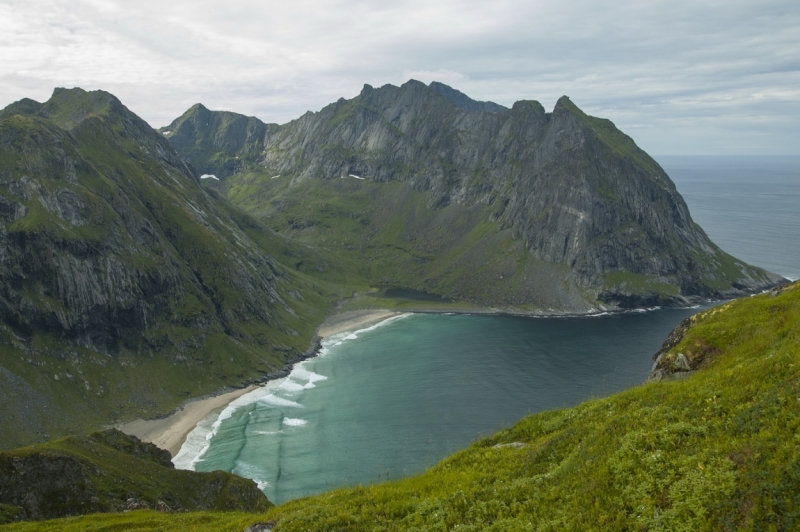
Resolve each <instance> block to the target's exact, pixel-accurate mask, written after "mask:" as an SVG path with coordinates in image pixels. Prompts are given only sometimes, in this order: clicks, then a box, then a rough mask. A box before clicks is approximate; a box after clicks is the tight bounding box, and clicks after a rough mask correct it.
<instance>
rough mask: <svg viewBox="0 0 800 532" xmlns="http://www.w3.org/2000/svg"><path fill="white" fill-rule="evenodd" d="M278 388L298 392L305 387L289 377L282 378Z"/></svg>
mask: <svg viewBox="0 0 800 532" xmlns="http://www.w3.org/2000/svg"><path fill="white" fill-rule="evenodd" d="M278 388H279V389H280V390H283V391H286V392H300V391H303V390H304V389H305V387H304V386H303V385H302V384H298V383H296V382H295V381H293V380H291V379H286V380H284V381H283V382H282V383H281V385H280V386H279V387H278Z"/></svg>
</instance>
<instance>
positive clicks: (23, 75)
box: [0, 0, 800, 155]
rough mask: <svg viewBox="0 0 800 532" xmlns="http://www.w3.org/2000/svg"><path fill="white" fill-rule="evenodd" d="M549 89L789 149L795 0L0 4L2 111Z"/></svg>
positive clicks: (619, 112) (227, 105) (621, 120)
mask: <svg viewBox="0 0 800 532" xmlns="http://www.w3.org/2000/svg"><path fill="white" fill-rule="evenodd" d="M412 78H413V79H417V80H420V81H423V82H425V83H429V82H431V81H434V80H435V81H441V82H443V83H446V84H448V85H451V86H452V87H455V88H456V89H459V90H461V91H462V92H465V93H466V94H468V95H469V96H471V97H472V98H475V99H478V100H491V101H495V102H497V103H500V104H503V105H506V106H510V105H511V104H513V102H515V101H517V100H523V99H525V100H538V101H540V102H541V103H542V104H543V105H544V106H545V108H546V109H548V110H551V109H552V108H553V106H554V105H555V102H556V100H557V99H558V98H559V97H560V96H561V95H564V94H566V95H568V96H569V97H570V98H571V99H572V101H573V102H574V103H575V104H577V105H578V106H579V107H581V108H582V109H583V110H584V111H586V112H588V113H589V114H592V115H595V116H600V117H603V118H608V119H611V120H612V121H613V122H614V123H615V124H616V125H617V127H619V128H620V129H622V130H623V131H625V132H626V133H627V134H629V135H630V136H631V137H633V139H634V140H635V141H636V142H637V144H638V145H639V146H641V147H642V148H644V149H645V150H646V151H648V152H649V153H651V154H654V155H657V154H661V155H681V154H686V155H689V154H691V155H701V154H719V155H726V154H727V155H730V154H736V155H747V154H753V155H756V154H760V155H776V154H778V155H800V2H798V1H797V0H759V1H743V0H725V1H716V0H691V1H684V0H669V1H660V0H615V1H608V0H599V1H588V0H562V1H555V0H553V1H540V0H527V1H519V0H493V1H491V2H488V1H486V0H439V1H437V2H431V1H430V0H392V1H391V2H389V1H368V0H330V1H309V0H293V1H291V2H286V1H285V0H284V1H273V0H239V1H236V2H232V1H227V2H221V1H208V0H192V1H187V0H170V1H163V0H162V1H159V2H156V1H153V0H137V1H136V2H130V1H117V0H69V1H65V0H60V1H59V0H22V1H17V0H0V107H5V106H6V105H8V104H9V103H11V102H13V101H16V100H19V99H21V98H24V97H27V98H33V99H34V100H37V101H46V100H47V99H48V98H49V97H50V94H51V93H52V91H53V88H54V87H76V86H77V87H82V88H84V89H87V90H93V89H103V90H106V91H109V92H111V93H113V94H115V95H116V96H117V97H118V98H120V100H122V102H123V103H124V104H125V105H126V106H127V107H128V108H129V109H131V110H132V111H134V112H135V113H137V114H138V115H139V116H141V117H142V118H144V119H145V120H146V121H147V122H148V123H150V124H151V125H152V126H154V127H160V126H164V125H167V124H169V123H170V122H171V121H172V120H173V119H174V118H176V117H178V116H180V115H181V114H182V113H183V112H184V111H185V110H186V109H188V108H189V107H190V106H191V105H193V104H195V103H198V102H201V103H203V104H204V105H205V106H206V107H209V108H211V109H220V110H228V111H235V112H238V113H243V114H247V115H253V116H257V117H258V118H260V119H262V120H264V121H265V122H277V123H285V122H287V121H289V120H292V119H294V118H297V117H299V116H300V115H302V114H303V113H305V112H306V111H309V110H310V111H318V110H319V109H321V108H322V107H324V106H325V105H327V104H328V103H331V102H333V101H335V100H337V99H339V98H341V97H344V98H352V97H354V96H356V95H358V93H359V92H360V91H361V88H362V86H363V85H364V84H365V83H369V84H370V85H373V86H375V87H379V86H381V85H385V84H387V83H390V84H393V85H400V84H402V83H404V82H405V81H407V80H409V79H412Z"/></svg>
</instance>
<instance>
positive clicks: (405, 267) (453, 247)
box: [161, 80, 781, 312]
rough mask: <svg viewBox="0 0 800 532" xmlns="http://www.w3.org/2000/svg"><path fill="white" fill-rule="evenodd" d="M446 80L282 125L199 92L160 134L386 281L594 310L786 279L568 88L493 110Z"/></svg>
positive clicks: (252, 201) (378, 92)
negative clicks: (707, 220)
mask: <svg viewBox="0 0 800 532" xmlns="http://www.w3.org/2000/svg"><path fill="white" fill-rule="evenodd" d="M447 89H449V87H446V86H444V85H441V84H432V87H427V86H425V85H424V84H422V83H419V82H417V81H413V80H412V81H409V82H408V83H406V84H404V85H403V86H402V87H394V86H391V85H386V86H383V87H381V88H378V89H375V88H372V87H370V86H368V85H367V86H365V87H364V89H363V91H362V92H361V94H359V95H358V96H357V97H355V98H353V99H351V100H344V99H340V100H339V101H338V102H336V103H333V104H331V105H329V106H327V107H325V108H324V109H322V110H321V111H319V112H318V113H306V114H305V115H303V116H302V117H300V118H298V119H297V120H294V121H292V122H289V123H288V124H284V125H280V126H279V125H277V124H264V123H262V122H260V121H259V120H258V119H256V118H253V117H245V116H242V115H237V114H235V113H229V112H215V111H209V110H208V109H206V108H205V107H203V106H202V105H199V104H198V105H195V106H193V107H192V108H191V109H189V110H188V111H187V112H186V113H184V115H182V116H181V117H179V118H178V119H176V120H175V121H174V122H173V123H172V124H170V125H169V126H167V127H165V128H162V129H161V131H162V132H163V133H164V134H165V136H166V137H167V138H168V139H169V141H170V143H171V144H172V145H173V146H174V147H175V148H176V150H177V151H178V152H179V153H180V154H181V155H183V156H184V157H186V158H187V160H188V161H190V162H191V163H192V164H193V165H194V166H195V168H196V169H197V170H198V172H200V173H210V174H215V175H216V176H217V177H219V178H221V179H222V180H223V181H222V183H214V185H213V186H214V187H215V188H217V189H218V190H220V191H221V192H222V193H223V194H225V195H227V197H228V198H229V199H230V200H231V201H232V202H233V203H234V204H236V205H239V206H241V207H243V208H244V209H246V210H248V211H249V212H251V213H252V214H254V215H256V216H257V217H259V218H260V219H262V220H263V221H264V222H265V223H266V224H268V225H269V226H270V227H271V228H272V229H274V230H275V231H277V232H279V233H281V234H284V235H286V236H288V237H290V238H293V239H298V240H299V241H301V242H304V243H307V244H309V245H312V246H315V247H316V246H319V247H322V248H324V249H325V250H326V251H327V253H329V254H331V255H333V256H336V257H339V258H341V259H342V260H344V261H349V264H351V268H355V271H357V272H358V273H359V274H360V275H362V276H363V277H364V279H365V280H366V281H367V282H369V283H372V284H373V285H387V284H388V285H391V284H399V285H401V286H405V287H410V288H415V289H420V290H427V291H430V292H435V293H440V294H444V295H447V296H450V297H452V298H454V299H458V300H465V301H471V302H473V303H476V304H481V305H499V306H505V307H509V306H510V307H518V308H522V309H524V310H529V311H545V312H547V311H556V312H558V311H566V312H587V311H591V310H592V309H596V308H601V307H602V308H629V307H637V306H652V305H686V304H687V303H688V302H690V301H695V300H698V299H702V298H709V297H711V298H720V297H733V296H737V295H742V294H745V293H751V292H755V291H760V290H762V289H764V288H768V287H770V286H773V285H774V284H776V283H779V282H781V278H780V277H779V276H776V275H774V274H770V273H768V272H765V271H764V270H761V269H759V268H755V267H752V266H749V265H747V264H745V263H743V262H741V261H739V260H737V259H735V258H734V257H731V256H730V255H728V254H726V253H724V252H723V251H722V250H720V249H719V248H718V247H717V246H715V245H714V243H713V242H711V241H710V240H709V238H708V237H707V236H706V234H705V233H704V232H703V230H702V229H701V228H700V227H698V226H697V225H696V224H695V223H694V222H693V220H692V218H691V216H690V214H689V211H688V208H687V207H686V204H685V203H684V201H683V199H682V198H681V196H680V194H679V193H678V192H677V190H676V188H675V185H674V184H673V183H672V181H671V180H670V179H669V177H668V176H667V175H666V173H665V172H664V171H663V170H662V169H661V167H660V166H659V165H658V164H657V163H656V162H655V161H654V160H653V159H652V158H651V157H650V156H648V155H647V154H646V153H645V152H644V151H642V150H641V149H639V148H638V147H637V146H636V144H635V143H634V142H633V140H632V139H630V137H628V136H627V135H625V134H624V133H622V132H621V131H619V130H618V129H617V128H616V127H615V126H614V124H613V123H611V122H610V121H608V120H603V119H598V118H595V117H591V116H588V115H586V114H585V113H583V112H582V111H581V110H580V109H578V107H576V106H575V105H574V104H573V103H572V102H571V101H570V100H569V99H568V98H567V97H562V98H561V99H559V101H558V103H557V104H556V106H555V108H554V109H553V112H552V113H547V112H545V110H544V108H543V107H542V105H541V104H539V103H538V102H535V101H520V102H517V103H516V104H514V106H513V107H512V108H511V109H504V108H501V107H499V106H498V107H494V108H491V109H492V112H487V111H485V110H484V112H481V109H484V108H482V107H480V106H478V107H474V105H477V104H479V103H480V102H474V101H472V100H470V99H469V98H467V97H466V96H464V95H463V94H462V95H461V97H463V98H461V97H459V96H458V94H460V93H458V94H455V93H456V92H457V91H454V90H453V89H450V90H449V91H448V90H447ZM464 98H466V100H464ZM470 102H472V103H471V104H470ZM473 104H474V105H473Z"/></svg>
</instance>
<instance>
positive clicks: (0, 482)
mask: <svg viewBox="0 0 800 532" xmlns="http://www.w3.org/2000/svg"><path fill="white" fill-rule="evenodd" d="M270 506H271V504H270V502H269V501H268V500H267V498H266V497H265V496H264V494H263V493H262V492H261V491H260V490H259V489H258V487H257V486H256V484H255V482H253V481H252V480H248V479H244V478H241V477H238V476H236V475H233V474H231V473H225V472H223V471H215V472H213V473H197V472H194V471H179V470H176V469H175V468H174V466H173V465H172V462H171V457H170V455H169V453H168V452H167V451H164V450H162V449H159V448H158V447H156V446H155V445H153V444H151V443H143V442H141V441H139V440H138V439H136V438H134V437H132V436H128V435H126V434H123V433H121V432H119V431H117V430H113V429H111V430H106V431H103V432H96V433H94V434H92V435H91V436H88V437H80V438H79V437H75V436H68V437H66V438H62V439H60V440H56V441H52V442H48V443H45V444H40V445H33V446H30V447H23V448H21V449H15V450H13V451H3V452H0V523H5V522H7V521H10V520H14V519H26V520H37V519H46V518H50V519H52V518H55V517H64V516H69V515H80V514H87V513H95V512H122V511H125V510H135V509H142V508H157V509H160V510H162V511H181V512H185V511H198V510H217V511H226V510H249V511H259V510H261V511H263V510H266V509H267V508H269V507H270Z"/></svg>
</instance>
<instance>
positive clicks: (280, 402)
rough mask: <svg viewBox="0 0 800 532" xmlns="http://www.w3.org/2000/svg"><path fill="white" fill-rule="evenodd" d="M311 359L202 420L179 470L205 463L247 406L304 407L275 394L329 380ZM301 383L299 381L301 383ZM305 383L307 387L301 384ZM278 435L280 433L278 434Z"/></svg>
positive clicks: (325, 347)
mask: <svg viewBox="0 0 800 532" xmlns="http://www.w3.org/2000/svg"><path fill="white" fill-rule="evenodd" d="M412 315H413V313H409V312H407V313H403V314H399V315H397V316H392V317H390V318H387V319H385V320H383V321H379V322H378V323H375V324H373V325H370V326H369V327H365V328H363V329H358V330H356V331H344V332H342V333H339V334H335V335H332V336H330V337H329V338H326V339H325V340H323V341H322V348H321V349H320V351H319V352H318V353H317V356H320V357H321V356H325V354H327V353H328V351H329V350H330V348H332V347H335V346H338V345H341V344H343V343H344V342H346V341H349V340H355V339H357V338H358V336H359V335H361V334H363V333H366V332H370V331H374V330H375V329H377V328H379V327H383V326H384V325H388V324H389V323H393V322H395V321H397V320H400V319H403V318H407V317H408V316H412ZM308 362H310V360H305V361H302V362H298V363H297V364H295V365H294V367H293V368H292V371H291V373H289V375H288V376H287V377H284V378H282V379H276V380H274V381H269V382H267V384H266V385H264V386H262V387H260V388H256V389H255V390H253V391H252V392H249V393H246V394H244V395H242V396H241V397H239V398H237V399H235V400H234V401H232V402H231V403H229V404H228V405H227V406H226V407H225V409H223V410H222V412H221V413H219V414H218V415H217V414H213V413H212V414H210V415H209V416H207V417H206V418H205V419H203V420H201V421H200V423H198V424H197V425H196V426H195V427H194V429H192V431H191V432H190V433H189V434H188V435H187V437H186V441H185V442H184V443H183V445H182V446H181V448H180V450H179V451H178V454H176V455H175V458H173V459H172V463H173V464H175V467H176V468H177V469H189V470H194V469H195V467H196V466H197V464H198V463H199V462H202V461H203V456H204V455H205V454H206V453H207V452H208V450H209V449H210V448H211V440H212V439H213V438H214V436H216V435H217V433H218V432H219V428H220V427H221V426H222V423H223V422H224V421H225V420H227V419H229V418H231V417H232V416H233V415H234V413H235V412H236V411H237V410H238V409H240V408H242V407H245V406H247V405H251V404H253V403H257V402H260V403H261V404H263V405H266V406H268V407H274V408H278V409H280V408H303V405H302V404H300V403H298V402H296V401H292V400H290V399H286V398H284V397H280V396H279V395H277V394H276V392H285V393H295V394H296V393H299V392H301V391H303V390H306V389H310V388H314V383H315V382H319V381H324V380H327V378H328V377H326V376H325V375H320V374H319V373H314V372H313V371H311V370H309V369H308V368H307V367H306V364H307V363H308ZM298 381H299V382H298ZM302 382H305V384H301V383H302ZM306 423H308V422H307V421H306V420H305V419H299V418H284V420H283V424H284V425H286V426H293V427H302V426H304V425H305V424H306ZM278 432H279V431H278Z"/></svg>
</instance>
